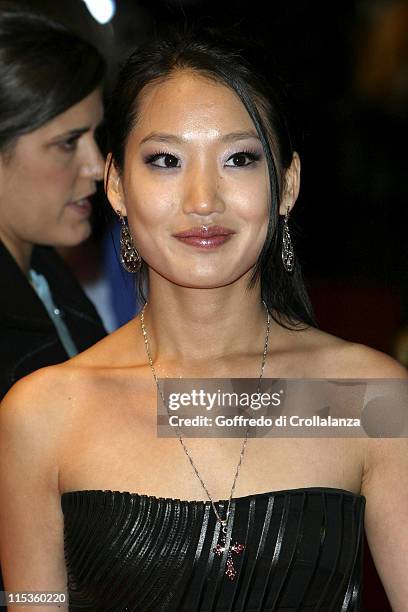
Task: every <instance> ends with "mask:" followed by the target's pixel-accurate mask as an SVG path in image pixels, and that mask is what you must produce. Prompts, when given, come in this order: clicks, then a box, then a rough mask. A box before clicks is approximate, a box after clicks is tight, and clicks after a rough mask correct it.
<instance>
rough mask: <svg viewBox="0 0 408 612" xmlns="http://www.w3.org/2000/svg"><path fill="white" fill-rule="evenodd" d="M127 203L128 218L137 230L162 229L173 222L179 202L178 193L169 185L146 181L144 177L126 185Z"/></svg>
mask: <svg viewBox="0 0 408 612" xmlns="http://www.w3.org/2000/svg"><path fill="white" fill-rule="evenodd" d="M124 194H125V202H126V208H127V213H128V218H129V221H130V223H131V225H132V226H133V227H134V228H135V229H136V232H137V230H138V228H140V227H144V228H147V229H148V228H156V229H157V228H160V227H161V226H163V223H164V224H168V223H169V222H171V219H172V217H171V213H172V212H174V210H175V208H176V204H175V203H176V202H177V197H178V196H177V191H176V190H175V189H174V186H172V185H170V184H169V183H166V182H165V183H164V184H163V183H161V182H160V181H156V182H155V181H153V180H151V178H150V179H149V180H144V178H143V175H139V176H137V178H134V179H133V178H132V179H131V180H130V181H129V182H127V183H125V190H124Z"/></svg>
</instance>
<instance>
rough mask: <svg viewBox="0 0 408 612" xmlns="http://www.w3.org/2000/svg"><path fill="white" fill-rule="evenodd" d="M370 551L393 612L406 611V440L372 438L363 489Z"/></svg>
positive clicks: (407, 484)
mask: <svg viewBox="0 0 408 612" xmlns="http://www.w3.org/2000/svg"><path fill="white" fill-rule="evenodd" d="M362 494H363V495H365V497H366V500H367V506H366V519H365V529H366V534H367V540H368V543H369V545H370V550H371V553H372V556H373V559H374V562H375V566H376V568H377V571H378V574H379V576H380V578H381V581H382V583H383V586H384V588H385V590H386V593H387V596H388V599H389V601H390V603H391V606H392V609H393V611H394V612H407V610H408V581H407V572H408V439H407V438H402V439H392V438H388V439H386V438H384V439H374V438H373V439H371V440H370V441H369V444H368V453H367V469H366V473H365V478H364V481H363V486H362Z"/></svg>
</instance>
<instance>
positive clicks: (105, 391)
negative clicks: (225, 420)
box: [0, 34, 408, 612]
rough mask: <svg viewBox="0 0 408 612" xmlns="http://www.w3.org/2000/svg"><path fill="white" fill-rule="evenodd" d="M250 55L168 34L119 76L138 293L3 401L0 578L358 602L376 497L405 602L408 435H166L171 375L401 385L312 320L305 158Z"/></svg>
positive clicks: (310, 602) (208, 606)
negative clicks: (131, 313)
mask: <svg viewBox="0 0 408 612" xmlns="http://www.w3.org/2000/svg"><path fill="white" fill-rule="evenodd" d="M239 49H240V50H238V48H237V47H231V46H229V45H228V44H227V42H226V41H222V42H220V40H219V39H218V38H217V37H216V36H210V35H207V36H202V37H198V36H190V35H189V34H184V35H175V36H172V37H169V38H166V39H164V40H158V41H153V42H151V43H149V44H147V45H146V46H143V47H141V48H139V49H137V50H136V52H135V53H134V54H133V55H132V56H131V57H130V59H129V60H128V61H127V63H126V64H125V65H124V67H123V69H122V71H121V73H120V76H119V80H118V84H117V87H116V89H115V91H114V93H113V95H112V105H111V109H110V114H109V133H110V146H109V150H110V154H109V156H108V160H107V165H106V190H107V195H108V198H109V200H110V203H111V205H112V207H113V209H114V210H115V211H116V212H117V214H118V219H119V221H120V223H121V224H122V245H121V258H122V262H123V265H124V266H125V267H126V269H129V270H133V271H136V270H138V269H140V267H142V274H141V282H142V283H143V282H144V283H146V282H147V284H148V301H147V302H146V304H145V306H144V308H143V310H142V313H141V314H140V315H139V316H137V317H136V318H135V319H134V320H132V321H131V322H130V323H129V324H127V325H125V326H123V327H122V328H121V329H119V330H118V331H116V332H115V333H113V334H111V335H110V336H109V337H108V338H106V339H104V340H102V341H101V342H100V343H98V344H97V345H95V346H94V347H92V348H91V349H89V350H88V351H85V352H84V353H82V354H81V355H79V356H77V357H75V358H74V359H72V360H70V361H69V362H67V363H66V364H62V365H58V366H54V367H51V368H47V369H45V370H42V371H40V372H38V373H36V374H34V375H32V376H30V377H28V378H27V379H25V380H24V381H21V382H20V383H18V384H17V385H16V386H15V388H14V389H13V390H12V391H11V392H10V394H9V395H8V396H7V398H6V399H5V401H4V403H3V405H2V407H1V410H0V428H1V442H2V451H1V460H2V462H3V465H4V464H5V463H7V466H8V470H7V473H6V474H4V475H3V477H2V479H1V484H0V490H1V495H2V498H3V499H4V500H5V503H4V504H3V508H2V515H1V518H0V525H2V524H4V523H5V522H6V521H7V522H9V523H11V524H10V525H9V528H8V530H7V532H5V530H4V529H3V528H2V529H1V555H2V557H1V558H2V562H3V563H4V568H5V581H6V586H7V588H8V589H9V590H13V591H17V590H23V589H25V590H27V589H28V588H30V589H33V590H34V589H35V590H53V591H64V590H65V589H66V588H67V589H68V592H69V600H70V604H69V610H79V609H83V608H87V609H91V610H112V611H113V610H115V611H118V612H119V611H123V610H132V611H134V610H143V611H144V612H147V611H148V610H174V611H176V610H177V611H187V610H189V611H193V610H194V611H199V610H214V611H216V610H254V611H255V610H259V611H260V610H288V609H290V610H333V611H334V610H336V611H340V610H359V609H361V558H362V533H363V525H364V510H365V507H366V523H365V524H366V530H367V534H368V538H369V541H370V545H371V547H372V551H373V556H374V559H375V561H376V564H377V567H378V570H379V572H380V575H381V577H382V579H383V581H384V585H385V588H386V590H387V593H388V596H389V598H390V600H391V602H392V605H393V607H394V609H395V610H397V611H402V610H403V609H404V606H405V602H406V600H407V598H408V592H407V585H406V580H405V553H404V551H406V548H407V541H408V537H407V534H406V532H402V530H401V525H402V524H404V516H405V517H406V512H407V507H408V493H407V491H408V482H407V473H408V470H407V467H408V453H407V444H406V441H403V440H374V439H367V438H363V439H356V438H349V439H344V438H335V439H327V438H321V439H319V440H316V439H313V438H299V439H292V438H290V439H284V438H274V439H256V438H254V439H251V440H248V438H247V434H248V431H247V432H246V435H245V438H244V439H237V438H234V437H232V438H226V439H224V438H222V439H217V440H214V439H211V438H200V439H191V440H189V441H188V443H187V444H186V443H185V440H184V439H183V437H182V436H180V437H179V439H174V438H164V437H157V435H156V411H155V406H156V400H157V397H159V400H160V401H161V399H164V401H165V400H166V398H165V397H164V395H163V389H162V386H161V382H160V380H159V377H163V378H198V379H204V378H205V379H211V378H232V379H234V378H238V379H242V378H248V377H250V378H256V379H259V381H260V380H261V378H262V377H269V378H301V379H302V378H304V379H310V378H354V377H359V378H372V377H380V378H405V377H406V372H405V369H404V368H402V367H401V366H400V365H399V364H398V363H397V362H395V361H394V360H392V359H391V358H389V357H388V356H386V355H384V354H382V353H379V352H377V351H375V350H372V349H370V348H368V347H365V346H361V345H356V344H353V343H349V342H346V341H344V340H342V339H340V338H337V337H334V336H331V335H329V334H327V333H324V332H323V331H320V330H318V329H317V328H316V326H315V321H314V318H313V314H312V309H311V306H310V302H309V299H308V297H307V292H306V290H305V286H304V283H303V281H302V275H301V271H300V266H299V262H298V261H297V259H296V255H295V253H294V249H293V244H292V240H291V233H290V214H291V211H292V208H293V206H294V204H295V202H296V198H297V196H298V191H299V185H300V160H299V156H298V154H297V153H296V152H295V151H294V150H293V147H292V145H291V139H290V136H289V132H288V129H287V126H286V122H285V120H284V116H283V114H282V109H281V106H280V103H279V99H278V97H277V93H278V92H277V90H276V89H274V88H272V90H271V88H270V87H269V86H268V84H267V82H266V81H265V80H264V79H263V78H262V77H261V76H259V74H258V73H257V70H256V69H255V67H254V65H253V64H251V63H249V62H248V60H247V59H245V57H244V50H243V49H242V45H241V46H240V47H239ZM143 277H144V278H143ZM156 385H157V386H156ZM34 389H35V398H34V396H33V391H34ZM180 443H181V445H180ZM21 448H24V449H27V448H28V452H26V453H25V454H24V456H23V458H21V457H20V449H21ZM404 485H405V486H404ZM27 499H30V503H31V510H30V512H29V513H28V512H27ZM64 605H65V608H64ZM62 607H63V609H68V604H63V605H62ZM27 609H28V608H27ZM44 609H45V608H44ZM56 609H57V608H56ZM59 609H61V606H60V608H59Z"/></svg>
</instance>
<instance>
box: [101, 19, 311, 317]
mask: <svg viewBox="0 0 408 612" xmlns="http://www.w3.org/2000/svg"><path fill="white" fill-rule="evenodd" d="M247 51H248V53H249V54H250V49H248V50H247ZM244 54H245V50H244V49H243V45H242V41H241V44H240V45H239V46H237V44H236V41H235V40H233V39H232V38H231V37H230V38H229V39H228V40H227V38H226V37H225V35H224V33H223V32H214V31H208V30H207V31H205V32H204V33H203V32H200V33H199V34H198V33H197V31H192V30H188V31H183V32H181V31H177V30H173V31H171V32H170V33H169V34H168V35H166V36H162V37H160V38H159V39H157V40H153V41H151V42H149V43H147V44H143V45H142V46H140V47H139V48H137V49H136V50H135V51H134V52H133V54H132V55H131V56H130V57H129V58H128V60H127V61H126V62H125V64H124V65H123V67H122V69H121V71H120V73H119V78H118V81H117V84H116V87H115V89H114V91H113V93H112V97H111V104H110V107H109V110H108V120H107V129H108V150H109V151H110V152H111V153H112V159H111V162H112V163H114V164H115V167H116V168H117V169H118V171H119V172H120V171H122V170H123V164H124V153H125V147H126V142H127V139H128V136H129V134H130V132H131V131H132V128H133V126H134V125H135V123H136V121H137V116H138V101H139V95H140V93H141V91H142V90H143V88H144V87H145V86H146V85H149V84H154V83H158V82H160V81H163V80H165V79H166V78H168V77H169V75H171V73H173V72H174V71H176V70H181V69H189V70H194V71H196V72H198V73H200V74H202V75H203V76H206V77H207V78H210V79H213V80H215V81H217V82H220V83H222V84H224V85H227V86H228V87H230V88H231V89H232V90H234V91H235V92H236V94H237V95H238V96H239V98H240V99H241V101H242V103H243V104H244V106H245V108H246V110H247V111H248V113H249V115H250V117H251V119H252V121H253V123H254V126H255V128H256V130H257V132H258V135H259V138H260V140H261V142H262V146H263V148H264V152H265V156H266V160H267V164H268V169H269V177H270V191H271V202H270V213H269V226H268V232H267V237H266V240H265V244H264V246H263V249H262V252H261V254H260V256H259V259H258V262H257V264H256V266H255V267H254V271H253V273H252V276H251V279H250V282H249V285H248V289H251V288H253V287H254V285H255V284H256V282H257V281H258V279H259V278H260V279H261V292H262V298H263V300H264V301H265V303H266V304H267V306H268V308H269V310H270V311H271V313H272V314H273V311H275V313H276V317H275V320H276V321H277V322H278V323H279V324H281V325H283V326H284V327H287V328H289V329H299V328H300V327H302V324H306V325H310V326H314V327H316V326H317V325H316V321H315V319H314V315H313V309H312V306H311V302H310V299H309V296H308V293H307V290H306V287H305V284H304V281H303V277H302V272H301V268H300V264H299V262H298V261H297V262H296V265H295V269H294V271H293V273H291V274H288V273H287V272H286V270H285V269H284V268H283V266H282V260H281V248H282V234H283V220H282V218H281V216H280V215H279V203H280V198H281V194H282V190H283V181H284V174H285V170H286V169H287V168H288V167H289V166H290V164H291V161H292V157H293V147H292V140H291V136H290V133H289V129H288V126H287V122H286V119H285V116H284V114H283V112H282V104H281V101H280V95H279V93H280V89H281V88H277V87H276V86H274V84H272V83H271V82H270V80H267V79H266V78H265V77H264V76H262V75H261V74H260V73H259V71H258V70H257V69H256V68H255V65H253V64H251V63H250V61H249V60H248V57H247V56H246V55H244ZM258 58H259V56H258ZM146 281H147V277H146V265H145V263H144V262H143V264H142V269H141V274H140V277H139V293H140V294H141V297H142V300H144V301H145V300H146V298H145V295H144V292H143V289H144V287H145V286H146Z"/></svg>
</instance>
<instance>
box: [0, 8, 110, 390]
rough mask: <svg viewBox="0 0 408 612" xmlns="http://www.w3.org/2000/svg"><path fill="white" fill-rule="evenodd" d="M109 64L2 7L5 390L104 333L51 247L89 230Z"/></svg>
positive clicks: (40, 20)
mask: <svg viewBox="0 0 408 612" xmlns="http://www.w3.org/2000/svg"><path fill="white" fill-rule="evenodd" d="M105 69H106V66H105V61H104V59H103V58H102V56H101V55H100V53H99V52H98V51H97V50H96V49H95V48H94V47H93V46H92V45H90V44H89V43H88V42H86V41H83V40H81V39H80V38H79V37H78V36H77V35H76V34H73V33H72V32H70V31H68V30H67V29H66V28H65V27H64V26H63V25H61V24H59V23H56V22H54V21H53V20H51V19H50V18H48V17H47V16H45V15H40V14H37V13H36V12H33V11H31V10H29V9H27V8H22V7H19V4H18V3H2V4H1V6H0V265H1V270H2V275H1V281H0V283H1V288H0V291H1V294H2V298H1V301H0V364H1V373H0V397H2V396H3V395H4V394H5V393H6V391H7V390H8V389H9V388H10V387H11V385H12V384H14V383H15V382H16V381H17V380H18V379H19V378H21V377H22V376H25V375H26V374H29V373H30V372H33V371H34V370H37V369H38V368H40V367H43V366H47V365H51V364H54V363H59V362H61V361H64V360H65V359H67V358H68V357H72V356H73V355H75V354H77V353H78V352H79V351H81V350H84V349H85V348H88V347H89V346H90V345H92V344H93V343H95V342H96V341H97V340H100V339H101V338H102V337H103V336H104V335H105V330H104V328H103V325H102V322H101V320H100V318H99V315H98V314H97V312H96V310H95V308H94V307H93V305H92V304H91V303H90V302H89V300H88V299H87V298H86V296H85V294H84V292H83V291H82V289H81V287H80V286H79V283H78V282H77V280H76V279H75V278H74V277H73V275H72V274H71V272H70V271H69V269H68V267H67V266H66V265H65V264H64V262H63V260H62V259H61V258H60V257H59V256H58V255H57V253H56V251H55V250H54V248H53V247H67V246H75V245H77V244H79V243H80V242H82V241H84V240H85V239H86V238H88V237H89V235H90V233H91V224H90V214H91V202H90V200H89V197H90V196H91V195H92V194H93V193H94V192H95V188H96V186H95V182H96V181H98V180H100V179H101V178H102V174H103V165H102V158H101V155H100V152H99V150H98V147H97V144H96V142H95V140H94V138H95V130H96V129H97V126H98V124H99V123H100V121H101V120H102V114H103V107H102V91H101V87H102V80H103V77H104V74H105Z"/></svg>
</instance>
